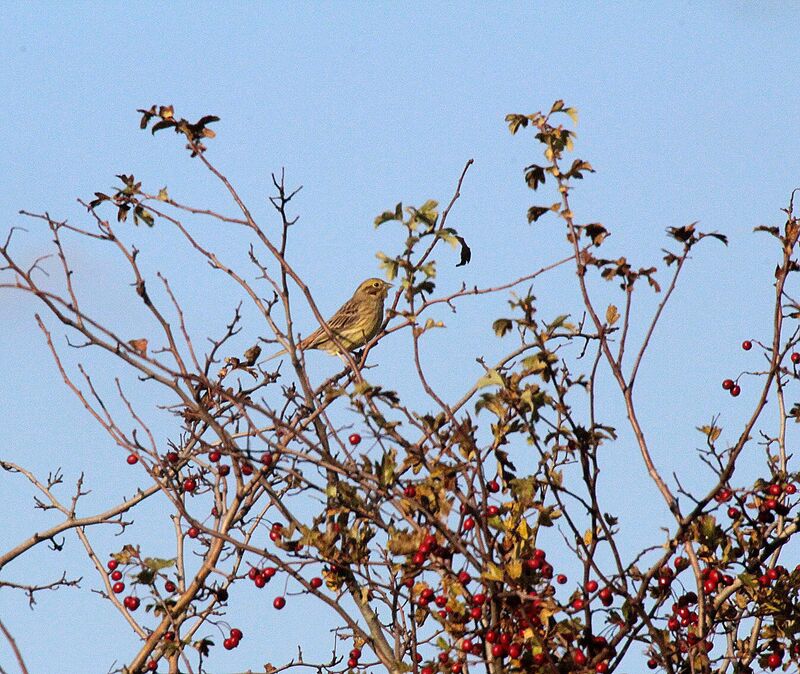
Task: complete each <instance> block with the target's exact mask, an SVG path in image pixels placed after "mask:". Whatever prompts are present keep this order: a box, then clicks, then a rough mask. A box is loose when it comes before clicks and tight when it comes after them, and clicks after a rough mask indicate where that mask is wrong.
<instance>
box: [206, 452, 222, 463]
mask: <svg viewBox="0 0 800 674" xmlns="http://www.w3.org/2000/svg"><path fill="white" fill-rule="evenodd" d="M221 458H222V452H218V451H217V450H216V449H215V450H214V451H213V452H209V453H208V460H209V461H211V463H216V462H217V461H219V460H220V459H221Z"/></svg>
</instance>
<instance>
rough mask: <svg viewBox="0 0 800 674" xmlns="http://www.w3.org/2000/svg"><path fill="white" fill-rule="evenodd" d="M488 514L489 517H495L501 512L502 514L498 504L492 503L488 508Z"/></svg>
mask: <svg viewBox="0 0 800 674" xmlns="http://www.w3.org/2000/svg"><path fill="white" fill-rule="evenodd" d="M486 514H487V515H488V516H489V517H495V516H496V515H499V514H500V508H498V507H497V506H496V505H490V506H489V507H488V508H487V509H486Z"/></svg>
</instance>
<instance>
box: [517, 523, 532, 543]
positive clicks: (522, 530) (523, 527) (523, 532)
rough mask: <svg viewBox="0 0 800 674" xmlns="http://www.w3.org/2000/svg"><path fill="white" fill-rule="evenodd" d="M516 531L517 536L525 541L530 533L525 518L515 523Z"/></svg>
mask: <svg viewBox="0 0 800 674" xmlns="http://www.w3.org/2000/svg"><path fill="white" fill-rule="evenodd" d="M517 533H518V534H519V537H520V538H521V539H522V540H523V541H527V540H528V538H529V537H530V535H531V532H530V529H529V528H528V521H527V520H524V519H523V520H520V521H519V524H518V525H517Z"/></svg>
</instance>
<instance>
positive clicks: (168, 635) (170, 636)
mask: <svg viewBox="0 0 800 674" xmlns="http://www.w3.org/2000/svg"><path fill="white" fill-rule="evenodd" d="M174 638H175V632H172V631H169V632H164V641H172V640H173V639H174Z"/></svg>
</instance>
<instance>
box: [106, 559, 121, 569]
mask: <svg viewBox="0 0 800 674" xmlns="http://www.w3.org/2000/svg"><path fill="white" fill-rule="evenodd" d="M106 566H107V567H108V568H109V569H110V570H111V571H113V570H114V569H116V568H117V567H118V566H119V562H118V561H117V560H116V559H109V560H108V561H107V562H106Z"/></svg>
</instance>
